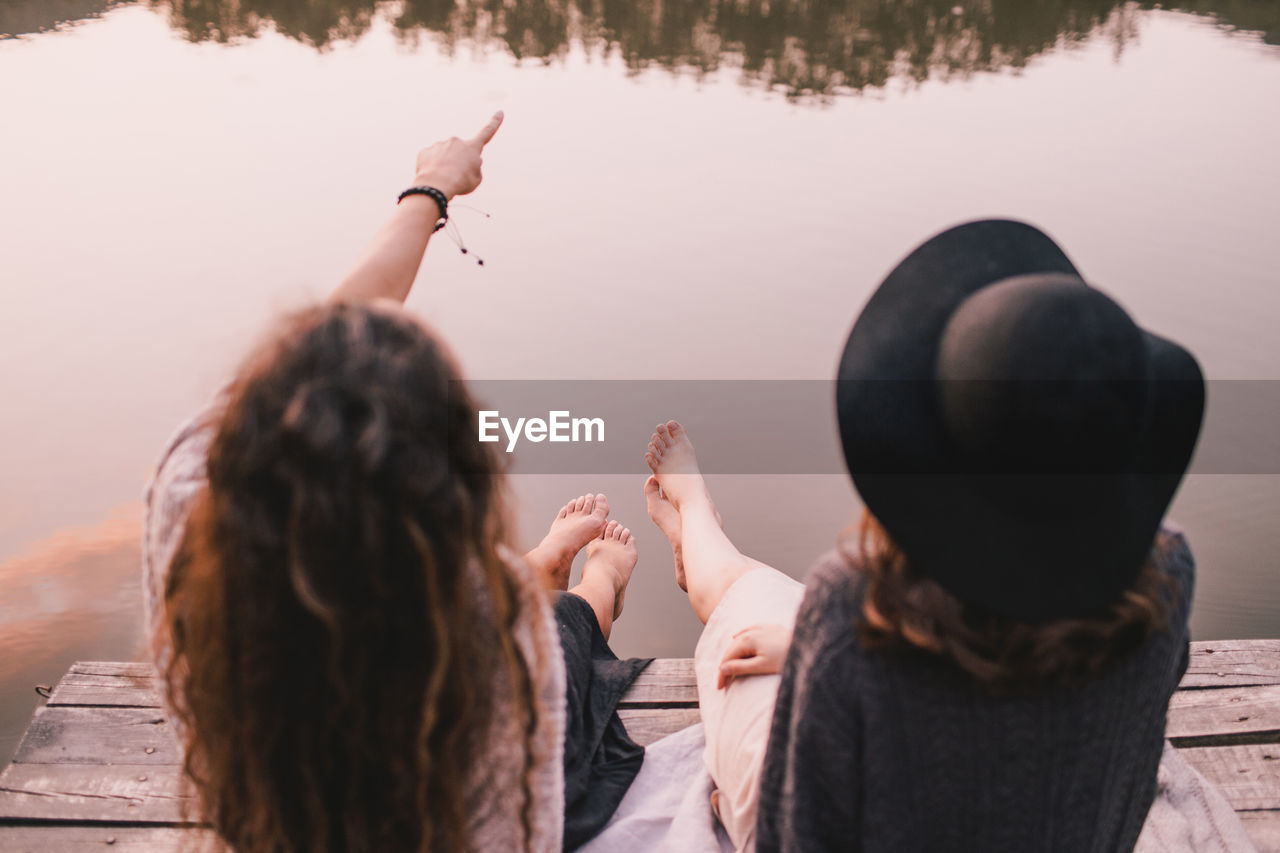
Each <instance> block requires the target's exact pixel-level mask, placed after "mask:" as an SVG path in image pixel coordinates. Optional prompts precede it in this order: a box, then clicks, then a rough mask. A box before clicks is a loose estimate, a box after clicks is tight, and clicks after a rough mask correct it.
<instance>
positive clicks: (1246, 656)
mask: <svg viewBox="0 0 1280 853" xmlns="http://www.w3.org/2000/svg"><path fill="white" fill-rule="evenodd" d="M1249 684H1256V685H1265V684H1280V640H1212V641H1209V642H1202V643H1192V644H1191V662H1190V664H1189V665H1188V666H1187V674H1186V675H1185V676H1184V677H1183V679H1182V684H1181V685H1179V686H1180V687H1182V688H1184V689H1186V688H1200V687H1243V686H1245V685H1249Z"/></svg>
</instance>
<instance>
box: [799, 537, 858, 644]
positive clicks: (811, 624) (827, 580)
mask: <svg viewBox="0 0 1280 853" xmlns="http://www.w3.org/2000/svg"><path fill="white" fill-rule="evenodd" d="M862 585H863V581H862V578H861V575H860V574H859V573H858V571H857V570H856V569H855V568H854V567H853V565H852V564H851V563H850V562H849V561H848V560H847V559H846V558H845V556H844V555H843V554H841V553H840V552H839V551H837V550H832V551H829V552H828V553H826V554H823V555H822V557H820V558H819V559H818V560H817V562H816V563H814V565H813V568H812V569H811V570H810V572H809V575H808V577H807V579H806V581H805V595H804V601H803V602H802V603H801V605H800V612H799V613H798V614H797V618H796V629H795V635H794V639H793V641H792V642H793V644H799V645H801V646H803V647H804V648H805V649H806V651H807V654H806V655H805V657H806V658H807V660H808V664H809V665H810V666H813V665H819V664H820V662H821V661H822V660H824V659H829V657H830V656H832V655H835V654H837V653H840V652H843V651H847V650H849V649H850V648H851V647H853V646H856V645H857V643H856V638H855V633H854V620H855V618H856V614H857V612H858V610H859V609H860V605H859V603H858V602H859V600H860V597H861V591H862Z"/></svg>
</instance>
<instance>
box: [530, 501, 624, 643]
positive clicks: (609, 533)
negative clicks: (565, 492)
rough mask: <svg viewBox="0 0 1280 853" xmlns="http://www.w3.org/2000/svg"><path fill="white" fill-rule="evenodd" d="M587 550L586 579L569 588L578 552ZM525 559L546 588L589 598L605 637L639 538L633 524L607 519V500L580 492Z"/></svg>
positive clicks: (616, 614) (619, 611) (619, 608)
mask: <svg viewBox="0 0 1280 853" xmlns="http://www.w3.org/2000/svg"><path fill="white" fill-rule="evenodd" d="M584 548H585V549H586V553H587V561H586V563H585V564H584V565H583V567H582V580H581V581H580V582H579V583H578V585H577V586H575V587H573V588H572V589H570V588H569V573H570V570H571V569H572V567H573V560H574V558H575V557H576V556H577V555H578V552H579V551H581V550H583V549H584ZM525 560H526V561H527V562H528V563H529V565H530V566H532V567H533V569H534V571H535V572H537V573H538V575H539V576H540V577H541V578H542V581H543V584H544V585H545V586H546V587H547V588H548V589H558V590H567V591H569V592H572V593H574V594H576V595H578V596H580V597H582V598H583V599H585V600H586V601H587V603H588V604H590V605H591V609H592V610H594V611H595V614H596V621H597V622H599V623H600V631H601V633H603V634H604V636H605V639H608V638H609V634H610V632H611V630H612V628H613V622H614V620H615V619H617V618H618V617H619V616H621V615H622V604H623V599H624V598H625V597H626V592H627V584H628V583H629V582H630V581H631V572H632V570H633V569H635V566H636V541H635V537H633V536H632V535H631V529H630V528H629V527H623V526H622V525H621V524H619V523H618V522H617V521H611V520H609V499H608V498H606V497H605V496H604V495H582V496H581V497H578V498H575V499H574V500H571V501H569V502H568V503H567V504H565V505H564V506H563V507H561V508H560V512H558V513H557V514H556V517H555V519H553V520H552V522H551V529H550V530H548V531H547V535H546V536H545V537H543V539H542V541H541V542H540V543H538V545H537V547H535V548H534V549H533V550H532V551H530V552H529V553H528V554H526V555H525Z"/></svg>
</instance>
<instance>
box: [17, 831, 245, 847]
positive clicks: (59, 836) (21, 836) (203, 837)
mask: <svg viewBox="0 0 1280 853" xmlns="http://www.w3.org/2000/svg"><path fill="white" fill-rule="evenodd" d="M0 850H5V851H12V853H107V851H110V853H224V852H225V851H226V850H227V847H226V846H225V845H224V844H222V843H221V842H220V841H219V840H218V837H217V836H216V835H214V833H213V832H212V831H211V830H208V829H197V828H194V827H191V828H185V827H135V826H58V825H44V826H0Z"/></svg>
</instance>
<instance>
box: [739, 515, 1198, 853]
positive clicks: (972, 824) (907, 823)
mask: <svg viewBox="0 0 1280 853" xmlns="http://www.w3.org/2000/svg"><path fill="white" fill-rule="evenodd" d="M1157 554H1158V557H1157V562H1158V565H1159V567H1160V568H1162V569H1163V570H1164V571H1166V572H1167V573H1168V574H1170V575H1171V576H1172V577H1173V578H1174V579H1175V580H1176V581H1177V583H1178V589H1179V592H1178V597H1177V601H1176V602H1175V606H1174V608H1173V611H1172V614H1171V619H1170V630H1168V631H1161V632H1158V633H1157V634H1155V635H1153V636H1152V637H1151V638H1150V639H1148V641H1147V642H1146V644H1145V645H1144V646H1143V647H1142V648H1141V649H1139V650H1138V651H1137V652H1136V653H1134V654H1133V655H1131V656H1129V657H1127V658H1125V659H1123V660H1121V661H1119V662H1117V663H1115V664H1113V665H1112V666H1111V667H1110V668H1109V669H1107V670H1106V671H1105V672H1104V673H1103V674H1102V675H1101V676H1100V677H1098V678H1096V679H1094V680H1093V681H1092V682H1091V683H1089V684H1087V685H1085V686H1083V687H1079V688H1074V689H1065V688H1054V689H1047V690H1043V691H1040V692H1038V693H1035V694H1033V695H1022V696H1017V697H1009V698H995V697H992V696H991V695H989V694H988V693H987V692H985V691H984V690H983V689H982V688H980V687H979V686H978V685H977V684H976V683H975V682H973V681H972V680H971V679H969V678H967V677H966V676H964V675H963V673H961V672H960V671H959V669H958V668H957V667H955V666H954V665H952V664H949V663H947V662H945V661H943V660H941V659H939V658H936V657H933V656H929V655H925V654H923V653H910V652H887V651H871V650H866V649H863V648H861V647H860V645H859V643H858V641H857V638H856V636H855V634H854V632H853V630H851V627H852V625H853V624H854V619H855V614H857V613H860V608H861V596H862V586H863V581H862V580H861V576H860V575H859V574H858V573H855V572H853V571H852V570H851V569H850V568H849V567H848V566H847V565H846V564H845V563H844V561H843V560H842V559H841V558H840V557H839V556H838V555H835V554H831V555H828V556H827V557H826V558H824V559H823V560H822V561H821V562H820V563H819V565H818V566H817V567H816V568H815V570H814V572H813V574H812V575H811V576H810V579H809V581H808V584H807V586H808V589H807V592H806V595H805V598H804V603H803V604H802V605H801V607H800V613H799V616H798V618H797V620H796V628H795V637H794V640H793V641H792V646H791V651H790V654H789V656H788V659H787V662H786V666H785V668H784V670H783V675H782V686H781V689H780V691H779V693H778V703H777V707H776V710H775V712H774V718H773V728H772V732H771V734H770V740H769V749H768V753H767V756H766V758H765V767H764V776H763V783H762V791H761V794H760V816H759V824H758V827H757V836H758V849H759V850H761V851H775V850H785V851H804V852H805V853H815V851H824V850H840V851H855V850H860V851H861V850H865V851H898V850H903V851H915V850H929V851H969V850H972V851H1004V850H1010V851H1071V853H1086V851H1111V850H1131V849H1132V848H1133V846H1134V844H1135V843H1136V841H1137V838H1138V833H1139V832H1140V831H1141V829H1142V824H1143V820H1144V819H1145V817H1146V814H1147V810H1148V809H1149V808H1150V806H1151V802H1152V800H1153V798H1154V796H1155V793H1156V768H1157V766H1158V764H1159V762H1160V754H1161V749H1162V747H1163V740H1164V728H1165V713H1166V710H1167V707H1168V703H1169V697H1170V696H1171V695H1172V693H1173V691H1174V689H1175V688H1176V687H1177V685H1178V682H1179V681H1180V680H1181V678H1182V675H1183V673H1184V672H1185V671H1186V667H1187V655H1188V640H1189V633H1188V628H1187V617H1188V613H1189V610H1190V602H1191V593H1192V585H1193V582H1194V563H1193V561H1192V558H1191V552H1190V550H1189V549H1188V548H1187V544H1186V542H1185V540H1184V539H1183V537H1182V536H1181V534H1167V533H1166V534H1162V541H1161V542H1160V547H1159V548H1157Z"/></svg>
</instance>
